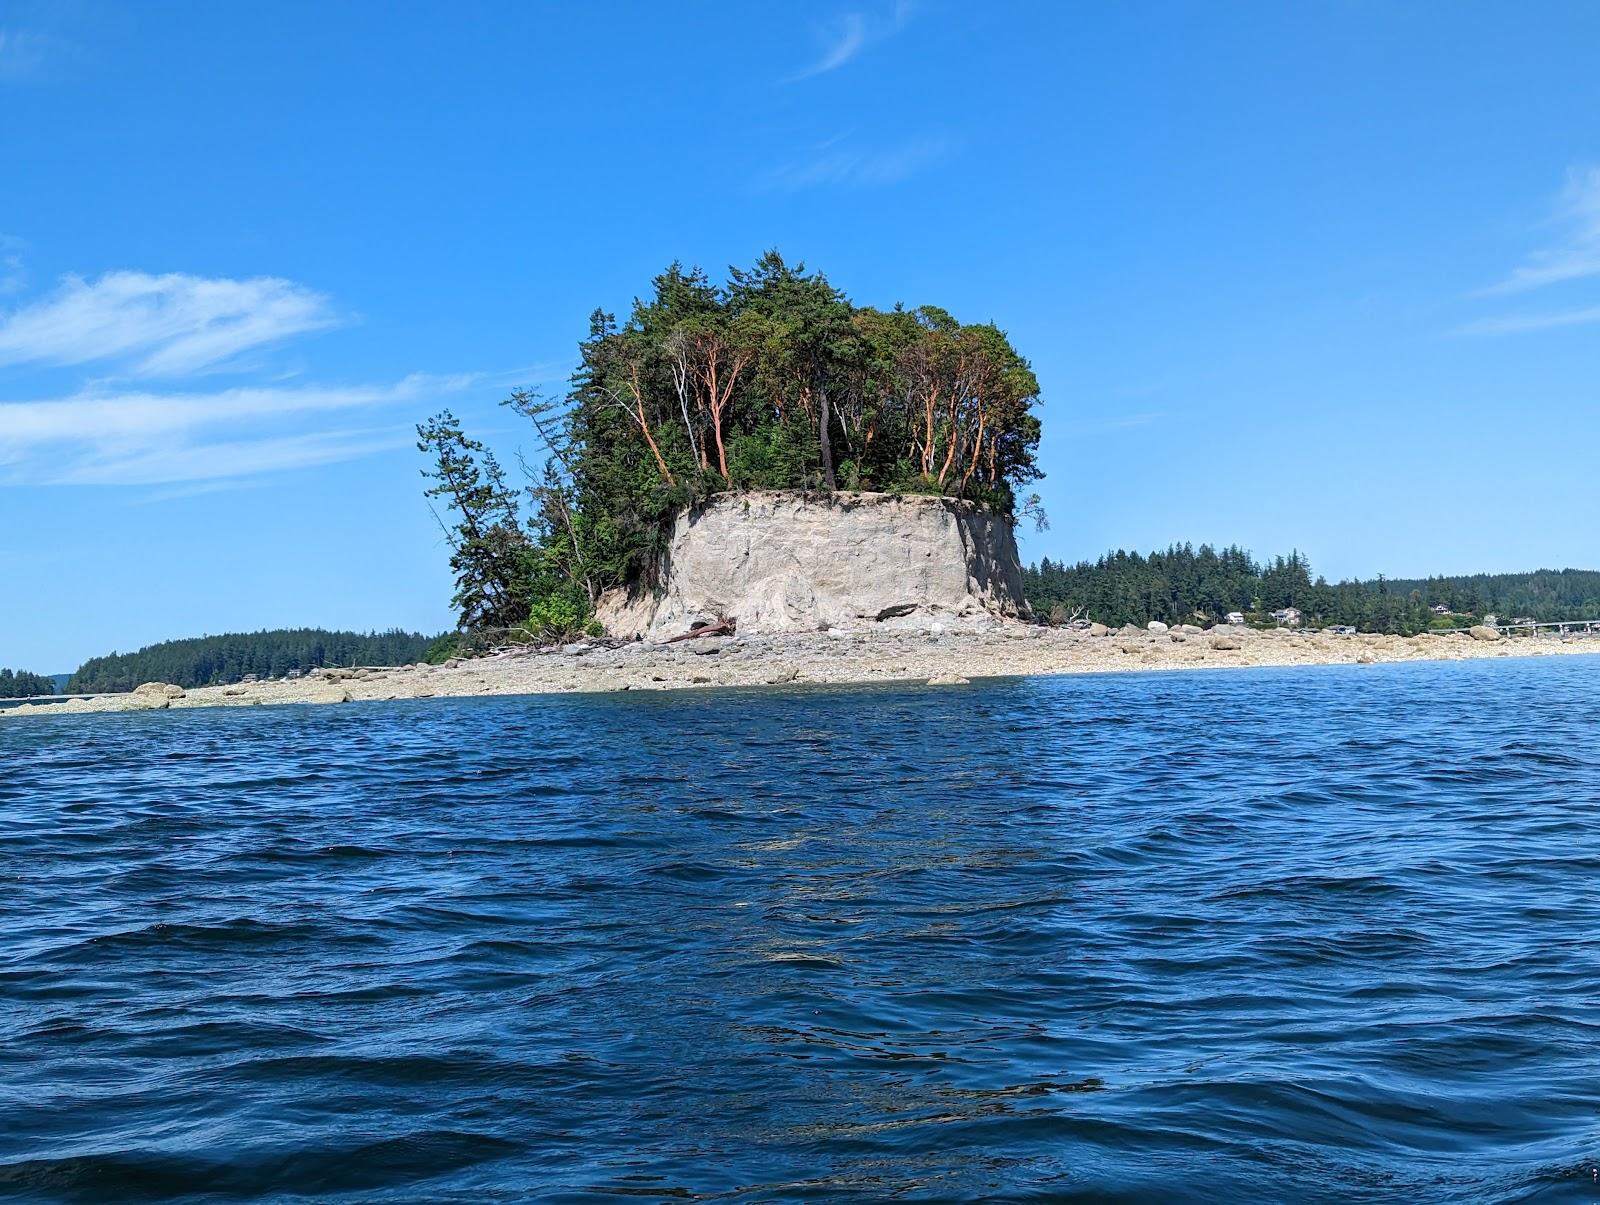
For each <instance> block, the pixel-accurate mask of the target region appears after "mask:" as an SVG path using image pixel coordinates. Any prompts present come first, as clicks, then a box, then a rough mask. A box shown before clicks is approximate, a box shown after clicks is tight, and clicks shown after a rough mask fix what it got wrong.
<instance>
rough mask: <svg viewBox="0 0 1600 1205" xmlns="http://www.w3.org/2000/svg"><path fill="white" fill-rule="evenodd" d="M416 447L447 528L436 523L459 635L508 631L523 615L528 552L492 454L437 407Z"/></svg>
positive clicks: (528, 595)
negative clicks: (426, 459) (449, 521)
mask: <svg viewBox="0 0 1600 1205" xmlns="http://www.w3.org/2000/svg"><path fill="white" fill-rule="evenodd" d="M417 441H418V442H417V449H418V450H419V451H423V452H431V453H433V457H434V466H433V468H432V469H425V470H423V476H425V477H428V478H430V479H432V480H433V482H434V485H433V486H432V488H430V489H429V490H428V491H427V496H428V497H429V498H442V499H443V500H444V501H445V503H446V505H448V506H449V508H450V510H451V511H452V513H453V515H454V517H455V521H456V522H455V526H454V527H450V526H447V525H445V524H444V522H443V520H441V521H440V526H441V527H443V528H444V532H445V536H446V538H447V539H449V541H450V547H451V554H450V568H451V569H453V570H455V574H456V593H455V597H454V598H453V599H451V605H453V606H454V607H455V608H456V609H457V611H459V612H460V616H461V618H460V626H461V627H462V628H463V629H465V630H475V629H479V628H509V627H512V626H513V625H515V624H518V623H521V622H522V621H523V620H524V619H526V618H527V617H528V606H529V603H530V602H531V601H532V597H533V595H532V587H531V579H532V577H533V559H534V548H533V543H532V541H530V540H529V538H528V535H527V533H526V532H525V531H523V529H522V526H521V523H520V522H519V520H518V517H517V495H516V492H515V491H514V490H512V489H511V488H510V487H508V486H507V485H506V482H505V474H504V473H503V472H502V470H501V468H500V463H499V461H497V460H496V459H495V456H494V453H493V452H490V451H489V450H488V449H486V448H485V447H484V446H483V445H482V444H481V443H479V442H478V441H477V440H474V439H468V438H467V437H466V435H465V434H464V433H463V432H462V430H461V424H460V423H459V422H458V421H457V420H456V417H455V415H453V414H451V413H450V411H448V410H444V411H441V412H440V413H439V414H437V415H435V416H434V417H433V418H431V419H429V420H428V421H427V422H425V423H420V424H418V426H417Z"/></svg>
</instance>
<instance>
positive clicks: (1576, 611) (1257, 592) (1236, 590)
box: [1023, 544, 1600, 634]
mask: <svg viewBox="0 0 1600 1205" xmlns="http://www.w3.org/2000/svg"><path fill="white" fill-rule="evenodd" d="M1023 586H1024V590H1025V592H1026V595H1027V598H1028V602H1029V604H1030V605H1031V606H1032V607H1033V609H1034V611H1035V612H1036V613H1037V614H1040V615H1049V614H1051V612H1052V611H1054V612H1056V614H1057V616H1058V617H1061V616H1069V617H1070V616H1072V615H1081V616H1082V617H1083V618H1085V619H1090V620H1098V621H1099V622H1101V623H1107V624H1122V623H1137V624H1144V623H1148V622H1149V621H1150V620H1152V619H1158V620H1161V621H1162V622H1163V623H1186V622H1191V621H1193V620H1194V619H1196V618H1197V617H1200V616H1204V617H1206V618H1208V619H1220V618H1221V617H1223V616H1224V615H1226V614H1227V613H1228V612H1229V611H1239V612H1242V613H1243V614H1245V615H1249V616H1254V617H1256V618H1258V619H1265V618H1266V617H1267V616H1269V615H1270V613H1271V612H1273V611H1276V610H1280V609H1282V608H1287V607H1294V608H1296V609H1297V610H1299V611H1300V612H1301V614H1302V616H1303V619H1304V622H1305V623H1306V624H1308V625H1329V624H1348V625H1349V626H1351V627H1354V628H1359V629H1360V630H1361V631H1364V632H1399V633H1405V634H1411V633H1415V632H1421V631H1426V630H1427V629H1429V628H1450V627H1465V626H1467V625H1468V624H1469V623H1470V622H1472V620H1473V619H1475V618H1481V617H1482V616H1484V615H1487V614H1494V615H1496V616H1498V617H1499V618H1500V619H1501V620H1502V621H1505V620H1510V619H1514V618H1519V617H1523V616H1527V617H1531V618H1533V619H1536V620H1539V621H1541V622H1545V621H1552V622H1553V621H1560V620H1567V619H1573V620H1593V619H1600V572H1592V571H1587V570H1578V569H1564V570H1561V571H1559V572H1557V571H1554V570H1548V569H1542V570H1539V571H1537V572H1535V573H1503V574H1475V575H1471V576H1465V577H1430V578H1407V579H1394V578H1385V577H1381V576H1380V577H1378V578H1375V579H1373V580H1371V581H1359V580H1356V581H1341V582H1338V583H1330V582H1328V581H1327V580H1326V579H1325V578H1322V577H1318V578H1315V579H1313V578H1312V575H1311V565H1310V563H1309V562H1308V561H1307V560H1306V558H1305V557H1303V556H1301V555H1300V554H1299V553H1298V552H1295V553H1291V554H1290V555H1289V556H1287V557H1281V556H1280V557H1275V558H1273V559H1272V560H1270V561H1267V562H1265V563H1257V562H1256V561H1255V560H1254V559H1253V558H1252V557H1251V556H1250V554H1249V553H1247V552H1245V551H1244V550H1243V549H1241V548H1237V547H1229V548H1224V549H1221V550H1218V549H1214V548H1212V547H1211V546H1209V545H1206V544H1202V545H1201V546H1200V547H1199V549H1198V550H1196V549H1195V547H1194V546H1193V545H1191V544H1182V545H1174V546H1173V547H1171V548H1168V549H1167V550H1166V551H1164V552H1152V553H1150V554H1149V555H1148V556H1142V555H1140V554H1139V553H1136V552H1122V551H1117V552H1111V553H1107V554H1106V555H1105V556H1103V557H1101V558H1100V559H1099V560H1098V561H1093V562H1090V561H1082V562H1079V563H1078V564H1076V565H1067V564H1057V563H1052V562H1051V561H1050V560H1049V559H1048V558H1047V559H1045V560H1042V561H1040V562H1039V563H1038V564H1037V565H1031V566H1029V567H1028V568H1027V569H1025V570H1024V571H1023ZM1435 607H1443V608H1444V613H1443V614H1439V613H1436V612H1435V611H1434V608H1435Z"/></svg>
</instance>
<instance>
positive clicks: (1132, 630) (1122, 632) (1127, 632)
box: [1117, 623, 1139, 636]
mask: <svg viewBox="0 0 1600 1205" xmlns="http://www.w3.org/2000/svg"><path fill="white" fill-rule="evenodd" d="M1117 635H1118V636H1137V635H1139V629H1138V627H1136V626H1135V625H1134V624H1131V623H1125V624H1123V625H1122V626H1121V627H1120V628H1118V629H1117Z"/></svg>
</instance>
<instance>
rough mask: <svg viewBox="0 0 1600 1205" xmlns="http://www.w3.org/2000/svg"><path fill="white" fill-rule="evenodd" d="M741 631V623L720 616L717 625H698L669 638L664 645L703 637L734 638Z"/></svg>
mask: <svg viewBox="0 0 1600 1205" xmlns="http://www.w3.org/2000/svg"><path fill="white" fill-rule="evenodd" d="M738 630H739V621H738V620H737V619H730V618H729V617H728V616H726V615H718V616H717V622H716V623H697V624H695V625H694V626H693V627H691V628H690V629H689V630H688V631H687V632H684V633H683V634H682V635H680V636H669V637H667V638H666V639H665V640H663V641H662V642H661V643H662V644H677V643H678V641H680V640H699V639H700V638H701V637H702V636H732V635H733V634H734V633H735V632H736V631H738Z"/></svg>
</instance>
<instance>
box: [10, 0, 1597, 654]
mask: <svg viewBox="0 0 1600 1205" xmlns="http://www.w3.org/2000/svg"><path fill="white" fill-rule="evenodd" d="M1597 46H1600V6H1595V5H1592V4H1576V3H1573V4H1563V3H1546V4H1542V5H1540V6H1538V9H1537V13H1536V14H1535V13H1534V12H1532V11H1531V10H1529V9H1526V8H1524V7H1521V6H1514V5H1504V4H1499V5H1488V4H1471V3H1465V4H1453V5H1440V4H1410V5H1407V4H1390V3H1351V4H1324V5H1316V6H1312V5H1284V4H1264V3H1263V4H1234V5H1224V4H1200V3H1186V4H1161V3H1149V4H1140V5H1096V4H1087V3H1085V4H1065V3H1036V4H1007V5H968V4H958V3H953V2H945V0H920V2H916V3H898V4H896V3H894V2H893V0H888V2H885V3H854V4H848V3H847V4H841V5H837V6H834V5H829V4H823V3H815V4H804V5H799V4H797V5H792V6H780V5H752V4H735V3H701V4H695V5H688V6H678V5H674V6H667V5H655V4H643V3H640V4H600V3H595V4H584V5H566V6H559V7H558V6H553V5H534V4H523V3H518V4H511V3H506V4H487V3H464V4H449V5H445V4H435V5H423V4H385V5H379V4H375V3H373V4H363V3H347V4H334V5H329V4H322V3H317V4H309V3H308V4H295V3H288V2H286V0H274V3H272V4H258V5H246V4H225V5H224V4H209V3H208V4H200V3H192V4H184V3H172V4H163V5H145V4H138V5H135V4H129V5H115V4H105V3H98V2H95V0H51V2H49V3H38V4H34V3H28V2H26V0H0V665H17V666H23V667H26V668H31V669H34V670H38V671H47V672H55V671H62V670H67V669H70V668H72V667H74V666H75V665H76V664H77V663H78V662H79V661H80V660H81V659H83V658H84V657H86V656H90V655H93V654H96V653H101V652H108V651H110V650H112V649H128V648H133V647H136V646H138V645H140V644H143V643H147V642H150V641H154V640H159V639H165V638H168V637H176V636H183V635H193V634H199V633H202V632H217V631H226V630H238V629H249V628H258V627H266V626H279V625H289V624H318V625H326V626H330V627H356V628H371V627H387V626H391V625H399V626H404V627H409V628H421V629H428V630H439V629H442V628H444V627H446V626H448V624H449V622H450V615H449V610H448V605H447V603H448V597H449V593H450V583H449V577H448V572H447V569H446V566H445V558H446V551H445V549H444V547H443V546H442V543H441V540H440V536H439V532H438V530H437V528H436V527H435V525H434V522H433V519H432V518H431V517H430V515H429V513H428V511H427V509H426V507H425V506H424V504H423V499H422V496H421V483H420V478H419V476H418V470H419V468H420V463H421V462H420V457H419V455H418V453H417V452H416V451H415V448H414V447H413V444H412V440H411V428H412V425H413V424H414V423H415V422H416V421H417V420H418V419H420V418H422V417H424V416H426V415H427V414H428V413H430V412H432V411H433V410H435V409H437V408H438V407H439V406H441V405H449V406H451V407H453V408H455V409H456V410H457V412H458V413H460V414H461V415H463V416H464V417H465V418H466V419H467V421H468V422H469V423H470V424H471V425H473V426H474V427H475V428H477V429H478V430H479V431H480V432H482V433H483V434H484V435H485V436H486V437H487V438H489V439H490V440H491V441H492V442H494V443H496V444H497V445H498V446H500V447H501V448H502V449H504V450H505V451H507V452H508V453H509V452H512V451H514V450H515V448H516V447H517V445H518V443H519V442H521V439H522V437H521V433H520V432H519V431H518V430H517V428H516V427H515V426H514V425H513V422H512V421H511V420H510V416H509V415H507V414H506V413H505V412H503V411H501V410H499V409H498V408H497V407H496V405H495V403H496V402H497V401H498V399H499V398H501V397H502V396H504V395H505V394H506V393H507V392H508V390H509V389H510V387H511V386H512V385H518V384H526V385H536V386H543V387H544V388H546V389H559V388H560V386H561V383H562V382H563V380H564V379H565V377H566V375H567V373H568V372H569V370H570V368H571V366H572V361H573V354H574V348H575V345H576V342H577V340H578V339H579V338H580V337H581V336H582V335H583V334H584V332H585V330H586V323H587V315H588V314H589V312H590V310H591V309H593V308H594V307H595V306H596V305H600V306H604V307H606V308H607V309H611V310H615V311H619V312H626V309H627V307H628V304H629V301H630V299H631V298H632V297H633V295H634V294H635V293H637V292H639V291H641V290H642V289H644V288H645V287H646V286H647V282H648V280H649V278H650V276H651V275H653V274H654V273H656V272H658V271H659V270H660V269H661V268H662V267H664V266H665V265H666V264H667V263H668V262H669V261H671V260H673V259H681V260H683V261H685V262H687V263H693V264H700V265H703V266H705V267H706V268H708V269H710V270H712V271H713V272H721V271H722V270H723V269H724V268H725V267H726V266H727V265H728V264H730V263H737V264H745V263H749V262H750V261H752V260H753V259H754V258H755V257H756V256H757V255H758V254H759V253H760V252H761V251H762V250H764V249H765V248H768V247H773V246H776V247H778V248H779V249H781V250H782V251H783V252H784V254H785V255H787V256H789V257H790V258H791V259H802V260H804V261H805V262H806V263H807V264H809V265H811V266H813V267H819V268H822V269H823V270H825V271H826V272H827V273H828V275H829V276H830V278H832V279H833V280H834V282H835V283H837V284H838V285H840V286H841V287H843V288H844V289H845V290H846V291H847V292H849V293H850V294H851V295H852V296H853V297H854V298H855V299H857V300H858V301H860V302H864V303H872V304H879V305H891V304H893V303H894V302H896V301H905V302H907V303H908V304H913V305H914V304H921V303H927V302H931V303H936V304H939V305H942V306H945V307H946V308H948V309H950V310H951V311H952V312H954V313H956V314H957V315H958V316H960V317H962V318H963V319H965V320H968V321H983V320H993V321H995V322H997V323H999V324H1000V325H1001V326H1003V327H1004V328H1006V329H1007V330H1008V331H1009V332H1010V333H1011V335H1012V337H1013V339H1014V341H1015V342H1016V344H1017V345H1018V347H1019V348H1020V349H1021V350H1022V351H1023V352H1024V354H1026V355H1028V356H1029V357H1030V358H1031V359H1032V361H1033V363H1034V366H1035V368H1036V370H1037V372H1038V375H1039V378H1040V381H1041V383H1042V385H1043V391H1044V409H1043V418H1044V423H1045V432H1046V435H1045V442H1044V449H1043V461H1044V465H1045V468H1046V469H1047V471H1048V477H1047V478H1046V480H1045V481H1043V482H1042V483H1041V486H1040V488H1041V492H1042V493H1043V496H1044V500H1045V504H1046V507H1047V510H1048V511H1049V513H1050V515H1051V518H1052V522H1053V526H1052V528H1051V530H1050V531H1049V532H1047V533H1044V534H1037V535H1036V534H1033V533H1032V532H1031V531H1029V532H1026V533H1025V536H1026V543H1025V547H1024V555H1025V556H1027V557H1028V558H1030V559H1033V558H1037V557H1038V556H1040V555H1048V556H1051V557H1053V558H1068V559H1075V558H1079V557H1092V556H1096V555H1098V554H1099V553H1100V552H1102V551H1104V550H1106V549H1108V548H1111V547H1114V546H1126V547H1138V548H1141V549H1149V548H1152V547H1156V546H1164V545H1166V544H1167V543H1169V542H1172V541H1182V540H1192V541H1194V542H1196V543H1198V542H1201V541H1212V542H1219V543H1220V542H1233V541H1237V542H1239V543H1242V544H1244V545H1246V546H1247V547H1249V548H1251V549H1253V550H1255V551H1256V552H1257V553H1258V554H1268V553H1273V552H1278V551H1287V550H1289V549H1290V548H1294V547H1298V548H1299V549H1301V550H1302V551H1304V552H1305V553H1306V554H1307V555H1309V557H1310V558H1311V561H1312V564H1313V566H1314V568H1315V569H1317V570H1318V571H1321V572H1324V573H1326V574H1328V575H1329V576H1330V577H1333V578H1337V577H1340V576H1347V575H1371V574H1376V573H1379V572H1384V573H1388V574H1390V575H1391V576H1402V575H1411V574H1423V573H1429V572H1469V571H1475V570H1510V569H1524V568H1534V567H1538V566H1561V565H1577V566H1584V567H1600V524H1597V523H1596V522H1595V521H1594V518H1593V516H1594V509H1593V503H1594V501H1595V486H1594V479H1595V475H1596V474H1595V469H1594V467H1593V466H1594V461H1595V452H1596V448H1597V447H1600V406H1597V404H1596V397H1595V394H1596V389H1597V381H1600V374H1597V372H1596V369H1597V367H1600V72H1597V71H1596V62H1597V60H1596V47H1597Z"/></svg>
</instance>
